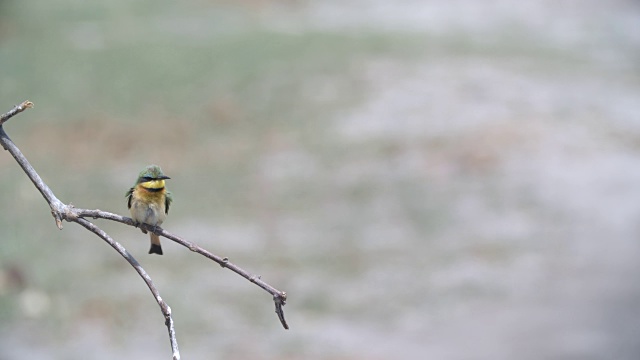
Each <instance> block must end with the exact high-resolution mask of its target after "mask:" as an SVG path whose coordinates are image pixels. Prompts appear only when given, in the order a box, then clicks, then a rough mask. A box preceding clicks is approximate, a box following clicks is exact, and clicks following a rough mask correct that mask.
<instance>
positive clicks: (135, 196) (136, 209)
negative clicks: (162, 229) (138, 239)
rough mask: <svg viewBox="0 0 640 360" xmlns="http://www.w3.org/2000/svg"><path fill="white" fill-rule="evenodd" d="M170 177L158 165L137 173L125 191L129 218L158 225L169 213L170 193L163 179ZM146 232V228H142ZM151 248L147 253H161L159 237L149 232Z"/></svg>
mask: <svg viewBox="0 0 640 360" xmlns="http://www.w3.org/2000/svg"><path fill="white" fill-rule="evenodd" d="M166 179H170V177H168V176H166V175H165V174H163V173H162V169H160V167H159V166H158V165H149V166H147V167H146V168H145V169H144V170H142V171H141V172H140V175H138V180H136V183H135V184H134V185H133V187H132V188H131V189H129V191H127V200H128V201H127V206H128V207H129V210H130V211H131V218H133V220H134V221H135V222H137V223H145V224H147V225H151V226H160V225H162V222H163V221H164V219H166V218H167V214H168V213H169V205H171V201H172V200H173V199H172V198H171V193H170V192H169V191H167V189H166V188H165V186H164V181H165V180H166ZM142 232H143V233H145V234H146V233H147V231H146V230H142ZM149 236H150V237H151V248H150V249H149V254H158V255H162V246H161V245H160V237H159V236H158V235H156V234H153V233H151V234H149Z"/></svg>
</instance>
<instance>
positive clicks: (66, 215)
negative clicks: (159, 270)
mask: <svg viewBox="0 0 640 360" xmlns="http://www.w3.org/2000/svg"><path fill="white" fill-rule="evenodd" d="M31 107H33V103H31V102H30V101H25V102H23V103H22V104H20V105H17V106H15V107H14V108H13V109H11V110H10V111H9V112H7V113H6V114H3V115H1V116H0V144H1V145H2V147H3V148H4V149H5V150H7V151H9V153H11V155H12V156H13V157H14V158H15V159H16V161H17V162H18V164H19V165H20V167H21V168H22V170H23V171H24V172H25V173H26V174H27V176H28V177H29V179H31V181H32V182H33V184H34V185H35V187H36V188H37V189H38V191H40V193H41V194H42V196H43V197H44V199H45V200H46V201H47V203H48V204H49V206H50V207H51V214H52V215H53V217H54V219H55V221H56V225H57V226H58V228H59V229H62V220H66V221H69V222H75V223H78V224H80V225H81V226H83V227H84V228H86V229H87V230H89V231H91V232H93V233H94V234H96V235H97V236H99V237H100V238H101V239H103V240H104V241H105V242H107V243H108V244H109V245H110V246H111V247H113V248H114V249H115V250H116V251H117V252H118V253H119V254H120V255H121V256H122V257H123V258H124V259H125V260H127V262H128V263H129V264H130V265H131V266H132V267H133V268H134V269H135V270H136V272H138V274H139V275H140V277H141V278H142V280H143V281H144V282H145V283H146V284H147V286H148V287H149V290H150V291H151V293H152V294H153V296H154V298H155V300H156V302H157V303H158V305H159V306H160V310H161V311H162V314H163V315H164V317H165V325H166V326H167V329H168V331H169V340H170V342H171V350H172V355H173V359H174V360H179V359H180V353H179V351H178V342H177V340H176V334H175V329H174V324H173V318H172V316H171V308H170V307H169V305H167V303H166V302H164V300H162V298H161V297H160V293H159V292H158V290H157V289H156V288H155V286H154V284H153V282H152V281H151V278H150V277H149V275H148V274H147V273H146V271H145V270H144V269H143V268H142V267H141V266H140V264H139V263H138V261H137V260H136V259H135V258H134V257H133V256H131V254H130V253H129V252H128V251H127V250H126V249H125V248H124V247H123V246H122V245H120V244H119V243H118V242H116V241H115V240H113V239H112V238H111V237H110V236H109V235H108V234H107V233H106V232H104V231H103V230H101V229H100V228H98V227H97V226H96V225H94V224H93V223H91V222H90V221H88V220H87V219H86V218H94V219H106V220H111V221H116V222H120V223H122V224H125V225H129V226H134V227H136V226H137V227H140V228H142V229H144V230H147V231H151V232H153V233H155V234H157V235H159V236H163V237H165V238H167V239H170V240H172V241H175V242H176V243H178V244H180V245H182V246H185V247H187V248H188V249H189V250H191V251H193V252H196V253H198V254H200V255H202V256H205V257H207V258H209V259H211V260H213V261H215V262H216V263H218V264H219V265H220V266H222V267H224V268H228V269H229V270H231V271H233V272H235V273H236V274H238V275H240V276H242V277H244V278H245V279H247V280H249V281H250V282H252V283H254V284H256V285H258V286H259V287H260V288H262V289H263V290H265V291H266V292H268V293H269V294H271V295H272V296H273V301H274V303H275V307H276V314H277V315H278V319H279V320H280V323H281V324H282V326H283V327H284V328H285V329H289V325H288V324H287V322H286V320H285V318H284V312H283V310H282V307H283V306H284V305H285V303H286V300H287V293H286V292H284V291H279V290H277V289H276V288H274V287H273V286H271V285H269V284H267V283H266V282H264V281H262V279H261V277H260V276H256V275H253V274H251V273H249V272H247V271H245V270H244V269H242V268H240V267H239V266H237V265H235V264H233V263H231V262H230V261H229V259H228V258H226V257H220V256H217V255H215V254H213V253H211V252H209V251H207V250H205V249H203V248H202V247H200V246H198V245H197V244H195V243H192V242H190V241H187V240H185V239H183V238H181V237H179V236H177V235H174V234H172V233H170V232H168V231H166V230H164V229H162V228H160V227H157V226H156V227H154V226H150V225H147V224H136V222H134V221H133V219H131V218H128V217H126V216H121V215H118V214H113V213H110V212H106V211H101V210H87V209H79V208H75V207H74V206H73V205H71V204H69V205H67V204H64V203H63V202H62V201H60V200H59V199H58V198H57V197H56V196H55V195H54V194H53V192H52V191H51V189H50V188H49V187H48V186H47V185H46V184H45V183H44V181H42V179H41V178H40V176H39V175H38V173H37V172H36V171H35V169H34V168H33V166H31V164H30V163H29V161H27V159H26V157H25V156H24V155H23V154H22V152H21V151H20V149H18V147H17V146H16V145H15V144H14V143H13V141H11V139H10V138H9V136H8V135H7V133H6V132H5V131H4V128H3V126H2V124H4V123H5V122H6V121H7V120H9V119H10V118H12V117H13V116H15V115H16V114H19V113H21V112H22V111H24V110H26V109H28V108H31Z"/></svg>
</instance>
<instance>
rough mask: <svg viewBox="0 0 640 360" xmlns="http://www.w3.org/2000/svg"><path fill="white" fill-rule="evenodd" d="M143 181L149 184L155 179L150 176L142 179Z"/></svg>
mask: <svg viewBox="0 0 640 360" xmlns="http://www.w3.org/2000/svg"><path fill="white" fill-rule="evenodd" d="M142 180H144V182H147V181H152V180H153V178H152V177H149V176H145V177H143V178H142Z"/></svg>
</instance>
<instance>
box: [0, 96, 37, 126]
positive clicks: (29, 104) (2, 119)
mask: <svg viewBox="0 0 640 360" xmlns="http://www.w3.org/2000/svg"><path fill="white" fill-rule="evenodd" d="M32 107H33V103H32V102H31V101H29V100H27V101H23V102H22V103H21V104H19V105H16V106H14V107H13V109H11V110H9V111H7V113H6V114H2V115H1V116H0V125H2V124H4V123H5V121H7V120H9V119H11V118H12V117H13V116H14V115H18V114H20V113H21V112H23V111H25V110H27V109H31V108H32Z"/></svg>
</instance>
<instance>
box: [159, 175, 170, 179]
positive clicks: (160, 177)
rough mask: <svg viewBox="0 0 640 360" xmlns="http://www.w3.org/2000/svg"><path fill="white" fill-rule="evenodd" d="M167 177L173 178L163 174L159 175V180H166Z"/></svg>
mask: <svg viewBox="0 0 640 360" xmlns="http://www.w3.org/2000/svg"><path fill="white" fill-rule="evenodd" d="M165 179H171V178H170V177H168V176H166V175H162V176H159V177H158V180H165Z"/></svg>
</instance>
